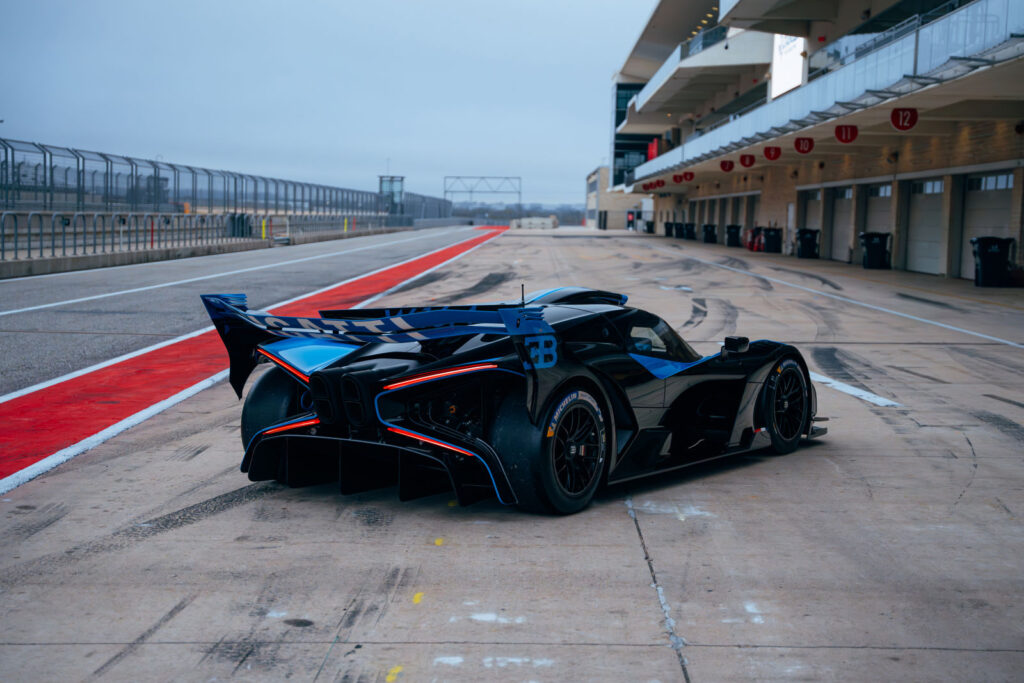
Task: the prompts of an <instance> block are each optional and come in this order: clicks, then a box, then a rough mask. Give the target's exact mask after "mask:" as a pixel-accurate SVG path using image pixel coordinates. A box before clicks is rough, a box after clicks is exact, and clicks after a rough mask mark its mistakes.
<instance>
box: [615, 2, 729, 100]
mask: <svg viewBox="0 0 1024 683" xmlns="http://www.w3.org/2000/svg"><path fill="white" fill-rule="evenodd" d="M718 2H719V0H661V2H659V3H658V5H657V7H655V8H654V11H653V12H651V17H650V18H649V19H648V20H647V25H646V26H644V29H643V31H641V32H640V36H639V37H638V38H637V39H636V43H635V44H634V45H633V49H632V50H631V51H630V53H629V56H628V57H626V62H625V63H624V64H623V65H622V68H621V69H620V70H619V74H620V76H624V77H626V78H627V79H636V80H640V81H647V80H648V79H650V77H651V76H653V75H654V73H655V72H656V71H657V70H658V67H660V66H661V64H662V62H664V61H665V59H667V58H668V56H669V54H670V53H671V52H672V50H674V49H675V48H676V46H677V45H679V43H681V42H683V41H684V40H686V39H688V38H689V37H690V36H691V34H692V32H693V31H696V30H697V29H698V28H699V27H707V28H710V27H712V26H714V25H715V24H716V23H717V20H716V19H717V17H718ZM708 15H710V17H709V16H708ZM702 21H706V22H707V23H701V22H702Z"/></svg>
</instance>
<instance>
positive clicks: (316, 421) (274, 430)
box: [263, 417, 320, 436]
mask: <svg viewBox="0 0 1024 683" xmlns="http://www.w3.org/2000/svg"><path fill="white" fill-rule="evenodd" d="M318 424H320V418H318V417H314V418H311V419H309V420H300V421H298V422H290V423H288V424H286V425H281V426H279V427H272V428H270V429H268V430H267V431H265V432H263V436H268V435H270V434H277V433H278V432H284V431H287V430H289V429H298V428H299V427H312V426H313V425H318Z"/></svg>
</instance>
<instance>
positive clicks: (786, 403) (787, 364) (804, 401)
mask: <svg viewBox="0 0 1024 683" xmlns="http://www.w3.org/2000/svg"><path fill="white" fill-rule="evenodd" d="M762 408H763V412H762V414H763V415H764V419H765V422H766V426H767V429H768V434H769V436H770V437H771V440H772V449H773V450H774V451H775V452H776V453H792V452H793V451H794V450H796V447H797V445H799V443H800V437H801V436H803V433H804V432H805V431H806V427H807V411H808V409H809V400H808V395H807V379H806V377H805V376H804V371H803V368H802V367H800V364H799V363H797V362H796V361H795V360H793V359H791V358H787V359H785V360H783V361H782V362H780V363H779V364H778V365H776V366H775V367H774V368H772V371H771V374H770V375H769V377H768V378H767V379H766V380H765V393H764V402H763V403H762Z"/></svg>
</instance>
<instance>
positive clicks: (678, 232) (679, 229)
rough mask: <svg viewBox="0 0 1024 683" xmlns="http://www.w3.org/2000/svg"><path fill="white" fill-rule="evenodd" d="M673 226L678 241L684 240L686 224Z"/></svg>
mask: <svg viewBox="0 0 1024 683" xmlns="http://www.w3.org/2000/svg"><path fill="white" fill-rule="evenodd" d="M673 225H675V231H674V233H675V236H676V237H677V238H678V239H683V225H684V224H683V223H673Z"/></svg>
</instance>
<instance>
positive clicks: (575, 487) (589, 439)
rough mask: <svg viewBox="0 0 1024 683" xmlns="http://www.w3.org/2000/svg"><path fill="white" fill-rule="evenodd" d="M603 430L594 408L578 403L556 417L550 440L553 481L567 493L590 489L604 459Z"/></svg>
mask: <svg viewBox="0 0 1024 683" xmlns="http://www.w3.org/2000/svg"><path fill="white" fill-rule="evenodd" d="M603 440H604V437H603V429H602V426H601V425H600V424H599V421H598V413H597V411H596V410H595V408H594V407H593V406H591V405H589V404H587V403H584V402H579V403H576V404H574V405H573V406H572V407H570V408H568V409H567V410H566V411H565V412H564V413H563V414H562V415H561V416H560V418H559V420H558V424H557V426H556V427H555V435H554V438H553V439H552V440H551V465H552V467H553V468H554V478H555V482H556V483H557V484H558V486H559V487H560V488H561V489H562V492H563V493H565V494H566V495H567V496H578V495H580V494H582V493H583V492H584V491H586V490H587V489H588V488H590V485H591V484H592V483H593V482H594V480H595V478H596V477H597V476H598V475H599V474H600V472H601V464H602V463H603V460H604V444H603Z"/></svg>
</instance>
